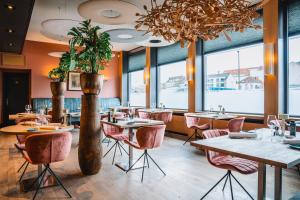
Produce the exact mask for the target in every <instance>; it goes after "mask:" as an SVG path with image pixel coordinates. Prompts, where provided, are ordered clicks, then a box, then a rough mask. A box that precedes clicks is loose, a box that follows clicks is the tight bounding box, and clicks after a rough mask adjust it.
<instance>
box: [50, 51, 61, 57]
mask: <svg viewBox="0 0 300 200" xmlns="http://www.w3.org/2000/svg"><path fill="white" fill-rule="evenodd" d="M64 53H65V52H62V51H53V52H50V53H48V56H51V57H55V58H61V57H62V55H63V54H64Z"/></svg>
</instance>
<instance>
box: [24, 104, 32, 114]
mask: <svg viewBox="0 0 300 200" xmlns="http://www.w3.org/2000/svg"><path fill="white" fill-rule="evenodd" d="M25 110H26V112H27V113H30V111H31V105H30V104H27V105H25Z"/></svg>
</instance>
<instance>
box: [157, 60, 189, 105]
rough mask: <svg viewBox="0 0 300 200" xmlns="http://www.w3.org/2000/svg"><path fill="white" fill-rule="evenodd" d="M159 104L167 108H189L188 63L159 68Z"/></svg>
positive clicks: (177, 63) (182, 62)
mask: <svg viewBox="0 0 300 200" xmlns="http://www.w3.org/2000/svg"><path fill="white" fill-rule="evenodd" d="M158 70H159V86H158V103H159V104H161V103H162V104H164V105H165V106H166V108H177V109H187V108H188V84H187V80H186V61H179V62H174V63H170V64H165V65H160V66H159V69H158Z"/></svg>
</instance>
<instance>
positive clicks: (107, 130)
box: [101, 123, 124, 136]
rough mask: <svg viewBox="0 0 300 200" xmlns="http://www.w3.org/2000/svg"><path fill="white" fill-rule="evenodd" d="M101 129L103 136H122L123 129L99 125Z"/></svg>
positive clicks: (104, 124) (103, 124)
mask: <svg viewBox="0 0 300 200" xmlns="http://www.w3.org/2000/svg"><path fill="white" fill-rule="evenodd" d="M101 128H102V131H103V133H104V135H105V136H108V135H118V134H122V133H123V131H124V129H123V128H119V127H117V126H114V125H110V124H106V123H101Z"/></svg>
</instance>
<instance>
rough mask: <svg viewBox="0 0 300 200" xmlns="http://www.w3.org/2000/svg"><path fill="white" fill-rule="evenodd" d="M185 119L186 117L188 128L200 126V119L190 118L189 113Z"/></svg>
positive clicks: (185, 115)
mask: <svg viewBox="0 0 300 200" xmlns="http://www.w3.org/2000/svg"><path fill="white" fill-rule="evenodd" d="M184 117H185V123H186V126H187V127H188V128H191V127H192V126H195V125H198V124H199V121H200V118H198V117H193V116H190V115H189V113H186V114H184Z"/></svg>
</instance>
